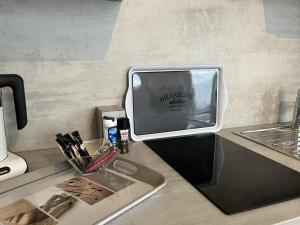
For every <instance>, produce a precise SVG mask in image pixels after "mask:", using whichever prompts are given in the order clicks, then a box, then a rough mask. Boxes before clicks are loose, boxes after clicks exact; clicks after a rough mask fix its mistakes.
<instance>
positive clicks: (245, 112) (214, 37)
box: [0, 0, 300, 151]
mask: <svg viewBox="0 0 300 225" xmlns="http://www.w3.org/2000/svg"><path fill="white" fill-rule="evenodd" d="M94 50H95V51H97V49H94ZM193 64H194V65H198V64H217V65H221V66H222V67H223V69H224V75H225V80H226V83H227V86H228V91H229V105H228V109H227V112H226V115H225V121H224V126H226V127H232V126H242V125H248V124H260V123H269V122H275V121H277V119H278V112H279V108H280V105H281V106H282V105H283V106H285V105H287V113H281V118H283V119H290V118H291V111H292V101H294V100H295V93H296V89H297V88H298V87H300V74H299V71H300V40H299V39H291V38H289V39H288V38H278V37H276V36H274V35H272V34H268V33H266V27H265V19H264V8H263V2H262V1H261V0H251V1H238V0H219V1H211V0H201V1H200V0H184V1H183V0H163V1H162V0H123V2H122V5H121V8H120V11H119V16H118V19H117V23H116V26H115V29H114V32H113V35H112V39H111V42H110V45H109V46H108V51H107V53H106V58H105V59H104V60H99V61H96V60H95V61H59V62H49V61H42V62H0V71H1V73H12V72H13V73H18V74H21V75H22V76H23V78H24V80H25V83H26V95H27V106H28V119H29V121H28V125H27V127H26V128H25V129H24V130H22V131H18V132H17V131H16V130H15V129H13V127H14V123H15V122H14V118H13V116H12V112H11V111H12V107H6V108H7V109H6V111H7V112H6V120H7V128H8V139H9V143H10V146H11V149H12V150H14V151H21V150H27V149H34V148H44V147H49V146H53V145H54V144H55V143H54V135H55V134H56V133H57V132H70V131H72V130H74V129H79V130H80V132H81V133H82V134H83V136H84V137H85V138H88V139H89V138H95V137H96V136H97V134H96V124H95V111H94V107H95V106H97V105H111V104H121V102H122V96H123V94H124V92H125V87H126V71H127V69H128V68H129V67H130V66H133V65H136V66H140V65H147V66H148V65H160V66H164V65H165V66H170V65H193ZM7 98H11V97H9V95H8V97H7ZM282 101H286V102H287V103H284V104H282ZM284 111H285V110H282V112H284Z"/></svg>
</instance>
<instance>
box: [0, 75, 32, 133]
mask: <svg viewBox="0 0 300 225" xmlns="http://www.w3.org/2000/svg"><path fill="white" fill-rule="evenodd" d="M1 87H11V88H12V90H13V94H14V104H15V110H16V117H17V127H18V130H21V129H23V128H24V127H25V126H26V124H27V110H26V101H25V91H24V82H23V79H22V77H21V76H19V75H17V74H0V88H1Z"/></svg>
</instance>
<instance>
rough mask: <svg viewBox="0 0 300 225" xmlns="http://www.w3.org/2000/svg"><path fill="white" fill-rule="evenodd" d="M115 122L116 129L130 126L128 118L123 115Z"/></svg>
mask: <svg viewBox="0 0 300 225" xmlns="http://www.w3.org/2000/svg"><path fill="white" fill-rule="evenodd" d="M117 124H118V125H117V127H118V130H128V129H129V127H130V125H129V119H128V118H125V117H121V118H118V119H117Z"/></svg>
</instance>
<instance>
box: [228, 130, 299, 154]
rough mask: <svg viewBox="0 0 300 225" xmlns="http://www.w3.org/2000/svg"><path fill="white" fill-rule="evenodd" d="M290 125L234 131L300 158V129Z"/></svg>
mask: <svg viewBox="0 0 300 225" xmlns="http://www.w3.org/2000/svg"><path fill="white" fill-rule="evenodd" d="M290 127H291V126H290V125H284V126H276V127H271V128H262V129H256V130H247V128H245V130H239V131H238V132H234V133H235V134H237V135H239V136H242V137H245V138H247V139H249V140H251V141H254V142H256V143H258V144H261V145H264V146H266V147H269V148H272V149H274V150H276V151H278V152H281V153H283V154H285V155H288V156H291V157H293V158H296V159H298V160H300V131H296V130H292V129H291V128H290Z"/></svg>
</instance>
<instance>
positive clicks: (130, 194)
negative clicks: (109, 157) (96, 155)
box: [0, 156, 166, 225]
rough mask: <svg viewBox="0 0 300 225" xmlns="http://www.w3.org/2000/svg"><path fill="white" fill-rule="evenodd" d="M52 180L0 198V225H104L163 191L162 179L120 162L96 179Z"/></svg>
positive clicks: (65, 177)
mask: <svg viewBox="0 0 300 225" xmlns="http://www.w3.org/2000/svg"><path fill="white" fill-rule="evenodd" d="M54 176H55V177H48V178H44V179H42V180H39V181H36V182H33V183H30V184H27V185H24V186H22V187H19V188H17V189H14V190H11V191H9V192H7V193H4V194H2V195H0V224H8V223H10V222H12V221H17V220H18V221H19V222H20V221H22V224H31V223H39V224H47V225H55V224H60V225H70V224H81V225H92V224H105V223H107V222H109V221H110V220H112V219H114V218H115V217H117V216H119V215H120V214H122V213H124V212H125V211H127V210H129V209H130V208H132V207H133V206H135V205H137V204H138V203H140V202H142V201H143V200H145V199H147V198H148V197H150V196H151V195H153V194H155V193H156V192H157V191H158V190H160V189H161V188H162V187H163V186H164V185H166V179H165V178H164V177H163V176H162V175H161V174H159V173H157V172H156V171H154V170H152V169H150V168H148V167H145V166H143V165H140V164H138V163H135V162H133V161H130V160H128V159H125V158H122V157H119V156H118V157H116V158H115V159H114V160H113V161H112V162H110V163H109V165H108V167H107V168H106V169H105V170H104V171H102V172H100V173H94V174H90V175H83V176H79V175H78V173H74V171H73V170H70V171H69V172H63V174H61V175H59V174H57V175H54ZM60 210H61V211H60ZM29 220H30V221H29ZM26 222H28V223H26ZM30 222H31V223H30Z"/></svg>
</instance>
